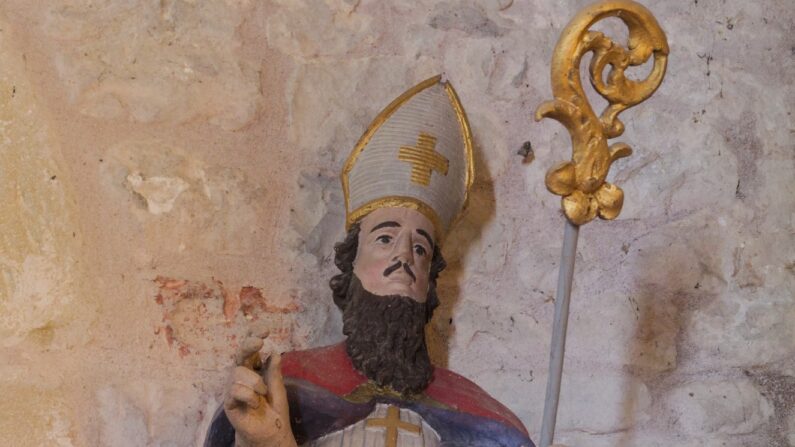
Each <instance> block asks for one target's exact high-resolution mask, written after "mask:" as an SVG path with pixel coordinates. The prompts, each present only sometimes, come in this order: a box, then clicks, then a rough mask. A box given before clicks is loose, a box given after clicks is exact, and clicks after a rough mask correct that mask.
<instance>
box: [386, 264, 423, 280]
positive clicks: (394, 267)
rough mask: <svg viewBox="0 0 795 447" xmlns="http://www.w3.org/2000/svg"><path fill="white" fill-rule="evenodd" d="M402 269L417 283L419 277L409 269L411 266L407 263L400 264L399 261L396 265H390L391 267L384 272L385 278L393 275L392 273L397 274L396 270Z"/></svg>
mask: <svg viewBox="0 0 795 447" xmlns="http://www.w3.org/2000/svg"><path fill="white" fill-rule="evenodd" d="M400 267H403V270H405V271H406V273H407V274H408V275H409V276H411V280H412V281H417V276H416V275H414V272H412V271H411V267H409V265H408V264H406V263H405V262H400V261H398V262H396V263H395V264H393V265H390V266H389V267H387V268H386V270H384V276H389V275H391V274H392V273H394V272H395V270H397V269H399V268H400Z"/></svg>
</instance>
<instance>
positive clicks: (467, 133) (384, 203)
mask: <svg viewBox="0 0 795 447" xmlns="http://www.w3.org/2000/svg"><path fill="white" fill-rule="evenodd" d="M440 82H441V83H442V85H443V86H444V89H445V92H446V93H447V96H448V98H449V99H450V103H451V104H452V106H453V110H454V111H455V115H456V118H457V119H458V123H459V125H460V126H461V134H462V135H463V138H464V153H465V154H464V155H465V158H466V165H467V166H466V173H465V189H464V200H463V204H462V207H461V210H459V212H458V214H457V215H456V217H455V218H453V219H451V221H450V222H449V224H448V227H447V228H445V227H444V225H442V222H441V219H440V218H439V215H438V214H437V212H436V211H435V210H434V209H433V208H431V207H430V206H428V205H427V204H425V203H424V202H422V201H420V200H418V199H415V198H413V197H403V196H387V197H383V198H380V199H377V200H373V201H370V202H368V203H366V204H364V205H362V206H360V207H359V208H357V209H355V210H351V209H350V185H349V180H348V176H349V175H350V173H351V170H353V167H354V165H355V164H356V161H357V159H358V158H359V156H360V155H361V153H362V151H363V150H364V148H365V147H366V146H367V143H369V142H370V139H371V138H372V137H373V135H374V134H375V133H376V131H378V129H379V128H380V127H381V126H382V125H383V124H384V123H385V122H386V121H387V120H388V119H389V117H390V116H392V114H393V113H395V111H396V110H397V109H399V108H400V106H402V105H403V104H405V103H406V102H407V101H408V100H410V99H411V98H412V97H414V96H415V95H417V94H418V93H420V92H422V91H423V90H425V89H427V88H430V87H432V86H434V85H436V84H437V83H440ZM472 147H473V144H472V133H471V130H470V127H469V120H468V119H467V116H466V113H465V112H464V108H463V106H462V105H461V101H460V100H459V99H458V94H457V93H456V91H455V89H454V88H453V86H452V84H450V83H449V82H447V81H444V82H442V76H441V75H436V76H433V77H431V78H428V79H426V80H424V81H422V82H420V83H419V84H417V85H415V86H414V87H412V88H410V89H408V90H406V91H405V92H404V93H403V94H402V95H400V96H398V97H397V98H395V100H394V101H392V102H391V103H389V105H387V106H386V107H385V108H384V109H383V110H382V111H381V112H380V113H379V114H378V115H377V116H376V117H375V119H374V120H373V122H372V123H370V126H369V127H368V128H367V130H365V132H364V134H362V136H361V137H360V138H359V141H358V142H357V143H356V146H354V148H353V151H351V154H350V155H349V156H348V159H347V160H346V161H345V165H344V166H343V168H342V172H341V173H340V180H341V181H342V193H343V196H344V198H345V212H346V219H345V229H346V230H349V229H350V227H351V225H353V224H354V223H355V222H357V221H358V220H360V219H361V218H363V217H364V216H366V215H367V214H369V213H370V212H372V211H373V210H376V209H378V208H386V207H402V208H410V209H413V210H417V211H419V212H421V213H422V214H423V215H425V217H427V218H428V220H430V221H431V223H432V224H433V226H434V229H435V230H436V233H437V235H436V237H437V240H438V241H439V242H441V241H442V240H443V239H444V235H445V233H446V231H447V230H448V229H449V227H451V226H452V225H453V224H454V223H455V222H456V221H457V220H458V218H460V216H461V213H462V211H463V210H464V209H465V208H466V206H467V204H468V203H469V191H470V189H471V188H472V183H473V182H474V180H475V165H474V155H473V148H472Z"/></svg>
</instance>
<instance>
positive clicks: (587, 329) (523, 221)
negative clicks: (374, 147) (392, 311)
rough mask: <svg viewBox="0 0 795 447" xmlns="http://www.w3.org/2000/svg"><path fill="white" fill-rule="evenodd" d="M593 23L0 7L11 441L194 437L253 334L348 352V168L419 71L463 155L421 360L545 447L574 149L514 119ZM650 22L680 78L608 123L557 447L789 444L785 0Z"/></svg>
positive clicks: (529, 108) (447, 12)
mask: <svg viewBox="0 0 795 447" xmlns="http://www.w3.org/2000/svg"><path fill="white" fill-rule="evenodd" d="M585 4H586V3H585V2H583V1H562V2H561V1H554V2H552V1H550V2H540V1H524V0H513V1H511V0H490V1H487V0H483V1H474V0H470V1H438V2H434V1H425V0H396V1H375V0H361V1H352V0H325V1H320V0H317V1H307V2H299V1H295V0H272V1H268V2H258V1H247V0H239V1H235V0H226V1H222V0H216V1H209V0H208V1H199V0H190V1H188V0H163V1H154V0H150V1H130V0H105V1H89V0H80V1H73V2H50V1H44V0H32V1H31V0H6V1H4V2H2V3H0V137H1V138H0V212H1V214H0V233H2V236H0V272H2V274H0V358H2V361H0V395H2V396H3V398H2V399H0V439H3V440H4V442H5V443H6V445H15V446H17V445H18V446H27V445H30V446H40V445H54V446H84V445H86V446H87V445H108V446H141V445H152V446H183V445H184V446H187V445H196V444H197V443H199V442H200V441H201V438H202V436H203V430H204V429H205V428H206V424H207V423H208V421H209V418H210V416H211V413H212V411H213V410H214V409H215V408H216V407H217V405H218V404H219V402H220V400H221V395H222V391H223V382H224V380H225V377H226V370H225V368H226V367H227V366H228V365H229V364H230V362H231V355H232V353H233V352H234V349H235V346H236V343H237V340H238V339H239V337H240V335H241V333H242V332H244V331H245V328H246V325H247V324H249V322H250V321H254V320H265V321H268V322H269V323H270V325H271V327H272V328H273V335H272V337H271V338H272V344H273V346H274V347H275V348H276V349H285V350H286V349H291V348H303V347H309V346H316V345H322V344H327V343H330V342H333V341H337V340H339V339H340V337H341V336H340V322H339V316H338V315H337V313H336V310H335V309H334V308H333V306H332V304H331V300H330V294H329V291H328V288H327V281H328V278H329V277H330V276H331V275H332V274H333V273H334V268H333V264H332V262H331V258H330V255H331V247H332V245H333V244H334V242H335V241H337V240H338V239H339V238H340V237H341V236H342V224H343V209H342V202H341V200H342V198H341V190H340V186H339V184H338V180H337V175H338V172H339V169H340V167H341V164H342V162H343V160H344V159H345V157H346V156H347V154H348V152H349V150H350V149H351V148H352V146H353V145H354V143H355V141H356V140H357V138H358V137H359V135H360V134H361V132H362V131H363V130H364V129H365V127H366V126H367V124H368V123H369V121H370V120H371V119H372V118H373V117H374V116H375V114H376V113H377V112H378V111H379V110H380V109H381V108H382V107H383V106H384V105H386V104H387V103H388V102H389V101H390V100H391V99H393V98H394V97H395V96H396V95H398V94H399V93H401V92H402V91H403V90H405V89H406V88H408V87H409V86H411V85H413V84H415V83H416V82H419V81H420V80H422V79H425V78H427V77H429V76H432V75H434V74H436V73H439V72H444V73H445V74H446V76H447V77H448V78H449V79H450V80H451V81H452V82H453V84H454V85H455V87H456V89H457V90H458V93H459V95H460V97H461V100H462V101H463V103H464V105H465V107H466V109H467V111H468V113H469V117H470V121H471V124H472V129H473V132H474V135H475V139H476V143H477V157H476V158H477V162H478V163H479V164H478V167H477V169H478V175H477V181H476V185H475V191H474V194H473V200H472V203H471V207H470V209H469V210H468V211H467V213H466V215H465V216H464V219H463V220H462V222H461V223H460V224H459V225H458V226H457V227H456V228H455V229H454V231H453V233H452V234H451V235H450V240H449V241H448V244H447V247H448V250H447V252H446V256H447V258H448V260H449V263H450V268H449V270H448V271H447V272H445V274H444V277H443V279H442V285H441V293H442V296H443V301H444V304H443V305H442V307H441V308H440V309H439V311H438V314H437V316H436V317H435V319H434V321H433V324H432V328H431V331H430V335H431V337H432V339H433V346H432V348H433V356H434V358H435V359H436V361H437V363H439V364H442V365H446V366H448V367H450V368H451V369H454V370H456V371H458V372H460V373H462V374H464V375H465V376H467V377H469V378H472V379H473V380H475V381H476V382H478V383H479V384H481V385H482V386H483V387H484V388H485V389H486V390H488V391H489V392H491V393H492V394H493V395H494V396H495V397H497V398H498V399H500V400H501V401H503V402H504V403H506V404H507V405H508V406H509V407H511V408H512V409H513V410H514V411H515V412H516V413H517V414H518V415H519V416H520V417H521V418H522V420H523V421H524V422H525V424H526V425H527V427H528V428H529V429H530V431H531V433H534V434H537V432H538V430H539V428H540V423H541V412H542V406H543V394H544V386H545V383H546V367H547V366H546V364H547V355H548V354H547V349H548V348H547V345H548V343H549V333H550V322H551V319H552V309H553V294H554V288H555V279H556V275H557V262H558V256H559V250H560V244H561V241H562V218H561V216H560V213H559V211H558V199H557V198H556V197H554V196H552V195H551V194H549V193H548V192H546V190H545V188H544V186H543V176H544V172H545V171H546V169H547V168H548V167H549V166H551V165H552V164H553V163H555V162H556V161H558V160H562V159H565V158H567V157H568V156H569V149H568V147H569V142H568V136H567V134H566V133H565V131H564V130H563V128H562V127H561V126H559V125H558V124H557V123H554V122H552V121H545V122H542V123H540V124H535V123H533V122H532V121H531V115H532V112H533V110H534V109H535V107H536V106H537V105H538V104H539V103H540V102H541V101H543V100H546V99H550V90H549V87H548V85H549V79H548V76H549V75H548V66H549V60H550V57H551V52H552V48H553V46H554V44H555V42H556V40H557V36H558V33H559V32H560V30H561V28H562V26H563V25H565V23H566V22H567V21H568V19H569V18H570V17H571V16H572V15H573V14H574V13H575V11H576V10H578V9H579V8H580V7H582V6H584V5H585ZM647 6H649V8H650V9H651V10H652V11H653V12H654V13H655V15H656V16H657V18H658V20H659V21H660V23H661V24H662V26H663V28H664V29H665V30H666V31H667V34H668V38H669V43H670V47H671V56H670V63H669V70H668V76H667V78H666V80H665V82H664V84H663V85H662V87H661V88H660V90H659V91H658V92H657V94H656V95H655V96H654V97H653V98H652V99H651V100H649V101H648V102H646V103H644V104H642V105H640V106H639V107H637V108H635V109H631V110H629V111H628V112H627V113H625V115H624V118H625V121H626V122H627V130H626V133H625V134H624V136H623V138H622V140H623V141H625V142H628V143H630V144H631V145H632V146H633V147H634V149H635V155H633V156H632V157H631V158H629V159H625V160H621V161H619V162H618V163H616V165H615V167H614V169H613V171H612V174H611V178H612V179H613V180H614V181H615V182H616V183H617V184H619V185H620V186H622V188H624V190H625V192H626V203H625V207H624V211H623V213H622V214H621V216H620V217H619V218H618V220H616V221H614V222H609V223H606V222H594V223H592V224H589V225H587V226H586V227H584V228H583V230H582V231H581V238H580V247H579V250H578V256H577V273H576V277H575V287H574V293H573V305H572V317H571V321H570V338H569V346H568V347H569V349H568V356H567V359H566V374H565V378H564V392H563V394H564V397H563V402H562V405H561V408H560V417H559V425H558V428H559V430H558V434H559V437H558V440H559V441H562V442H565V443H567V444H569V445H570V446H583V447H599V446H626V447H631V446H643V447H656V446H668V445H682V446H693V447H695V446H728V447H740V446H776V447H778V446H795V300H794V299H793V295H794V294H795V293H793V292H794V291H795V228H794V225H795V200H793V196H794V195H795V186H794V185H793V178H795V176H794V175H793V174H795V154H794V150H795V147H794V144H793V141H794V140H793V134H792V133H793V129H795V126H794V125H793V119H792V116H791V113H792V109H793V104H795V97H794V96H793V88H792V83H793V78H795V75H793V73H794V72H795V66H794V65H795V64H793V59H794V57H795V56H794V55H795V38H793V35H794V34H793V30H794V29H795V12H794V11H795V10H794V9H793V7H792V5H791V3H790V2H788V1H785V0H764V1H759V2H751V3H749V2H744V1H739V0H721V1H718V0H693V1H690V2H684V1H679V2H673V1H667V2H655V3H648V4H647ZM608 29H612V28H609V27H608ZM615 29H618V28H615ZM619 34H620V31H619ZM527 141H529V142H531V144H532V146H533V148H534V150H535V160H534V161H532V162H531V163H529V164H522V158H521V157H520V156H518V155H517V154H516V153H517V150H518V149H519V148H520V147H521V146H522V144H523V143H525V142H527ZM329 314H330V315H331V316H332V317H331V318H329V317H328V315H329ZM536 436H537V435H536Z"/></svg>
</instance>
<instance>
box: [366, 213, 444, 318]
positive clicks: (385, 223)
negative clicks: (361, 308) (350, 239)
mask: <svg viewBox="0 0 795 447" xmlns="http://www.w3.org/2000/svg"><path fill="white" fill-rule="evenodd" d="M360 227H361V231H360V232H359V246H358V250H357V251H356V260H355V261H354V262H353V273H354V274H355V275H356V276H357V277H358V278H359V280H360V281H361V282H362V286H364V288H365V289H366V290H367V291H368V292H370V293H373V294H375V295H380V296H387V295H402V296H407V297H410V298H413V299H414V300H416V301H419V302H425V300H426V299H427V295H428V274H429V271H430V268H431V258H432V257H433V248H434V240H433V234H434V230H433V224H431V222H430V221H429V220H428V219H427V218H426V217H425V216H424V215H423V214H422V213H420V212H419V211H415V210H412V209H408V208H379V209H377V210H375V211H373V212H372V213H370V214H368V215H367V216H365V217H364V219H362V221H361V223H360Z"/></svg>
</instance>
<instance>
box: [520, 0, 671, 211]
mask: <svg viewBox="0 0 795 447" xmlns="http://www.w3.org/2000/svg"><path fill="white" fill-rule="evenodd" d="M607 17H617V18H619V19H621V20H622V21H623V22H624V23H625V24H626V25H627V28H628V29H629V42H628V45H627V47H628V48H626V49H625V48H623V47H622V46H620V45H617V44H616V43H614V42H613V41H612V40H610V39H609V38H608V37H606V36H605V35H604V34H602V33H600V32H597V31H590V27H591V26H592V25H593V24H594V23H596V22H598V21H600V20H602V19H604V18H607ZM586 53H593V57H592V59H591V63H590V65H589V68H588V72H589V75H590V76H589V77H590V80H591V85H593V87H594V89H595V90H596V91H597V92H598V93H599V94H600V95H601V96H602V97H604V98H605V99H606V100H607V101H608V106H607V107H606V108H605V110H604V111H603V112H602V114H601V116H597V115H596V113H595V112H594V111H593V108H592V107H591V106H590V104H589V103H588V100H587V98H586V96H585V92H584V91H583V87H582V82H581V80H580V61H581V60H582V57H583V56H584V55H585V54H586ZM652 55H653V57H654V66H653V68H652V70H651V73H650V74H649V76H648V77H647V78H646V79H644V80H642V81H633V80H631V79H628V78H627V77H626V76H625V70H626V69H627V68H628V67H631V66H639V65H642V64H643V63H645V62H646V61H647V60H648V59H649V57H651V56H652ZM667 60H668V43H667V40H666V38H665V33H664V32H663V31H662V29H661V28H660V26H659V25H658V24H657V21H656V20H655V19H654V16H652V14H651V13H650V12H649V11H648V10H647V9H646V8H645V7H643V6H642V5H640V4H638V3H635V2H632V1H628V0H613V1H603V2H599V3H595V4H593V5H591V6H589V7H586V8H585V9H583V10H582V11H580V12H579V13H578V14H577V15H576V16H575V17H574V18H573V19H572V20H571V22H569V24H568V26H566V28H565V29H564V30H563V32H562V34H561V37H560V40H559V41H558V44H557V45H556V47H555V52H554V55H553V58H552V94H553V95H554V97H555V99H554V100H551V101H546V102H544V103H542V104H541V105H540V106H539V107H538V109H537V110H536V114H535V118H536V120H537V121H538V120H541V119H542V118H553V119H555V120H557V121H559V122H560V123H561V124H563V125H564V126H565V127H566V129H567V130H568V131H569V134H570V135H571V142H572V152H573V155H572V159H571V161H567V162H562V163H559V164H557V165H556V166H554V167H552V168H551V169H550V170H549V171H548V172H547V175H546V186H547V189H549V191H550V192H552V193H553V194H556V195H559V196H562V197H563V199H562V205H563V210H564V213H565V214H566V217H567V218H568V219H569V221H571V223H573V224H575V225H583V224H585V223H587V222H590V221H591V220H592V219H593V218H594V217H596V216H597V215H598V216H599V217H601V218H603V219H614V218H616V217H617V216H618V214H619V213H620V212H621V206H622V205H623V203H624V193H623V191H622V190H621V188H619V187H618V186H616V185H613V184H611V183H608V182H607V181H606V178H607V173H608V171H609V169H610V165H611V164H612V163H613V162H614V161H615V160H617V159H619V158H622V157H626V156H628V155H630V154H631V153H632V150H631V149H630V147H629V146H628V145H626V144H624V143H616V144H613V145H610V146H608V143H607V140H608V139H609V138H615V137H618V136H619V135H621V134H622V133H623V132H624V124H623V123H622V122H621V120H619V119H618V114H619V113H621V112H622V111H624V110H626V109H627V108H629V107H632V106H634V105H636V104H638V103H640V102H642V101H644V100H646V99H647V98H648V97H650V96H651V95H652V94H653V93H654V91H655V90H656V89H657V87H659V86H660V83H662V79H663V76H664V75H665V67H666V62H667ZM608 65H609V66H610V70H609V73H608V75H607V79H606V80H605V79H604V76H603V73H604V71H605V68H606V67H607V66H608Z"/></svg>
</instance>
